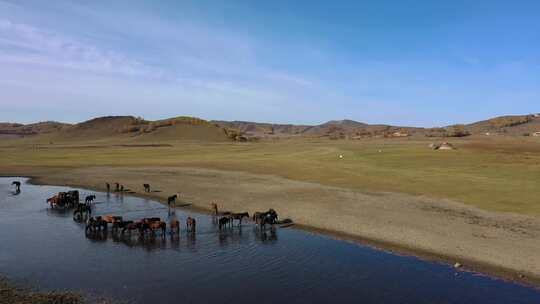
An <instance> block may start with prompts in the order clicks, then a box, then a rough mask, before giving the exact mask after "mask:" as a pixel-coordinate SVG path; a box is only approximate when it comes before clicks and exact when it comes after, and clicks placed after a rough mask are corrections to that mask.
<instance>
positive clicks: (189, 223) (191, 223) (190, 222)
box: [186, 216, 197, 232]
mask: <svg viewBox="0 0 540 304" xmlns="http://www.w3.org/2000/svg"><path fill="white" fill-rule="evenodd" d="M196 227H197V221H196V220H195V219H194V218H192V217H191V216H190V217H188V218H187V219H186V229H187V231H188V232H195V228H196Z"/></svg>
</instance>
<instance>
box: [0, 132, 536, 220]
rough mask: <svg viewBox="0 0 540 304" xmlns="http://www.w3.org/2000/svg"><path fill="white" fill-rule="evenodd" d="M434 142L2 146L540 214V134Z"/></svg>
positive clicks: (13, 156)
mask: <svg viewBox="0 0 540 304" xmlns="http://www.w3.org/2000/svg"><path fill="white" fill-rule="evenodd" d="M435 140H436V139H435ZM429 142H430V141H426V140H366V141H328V140H324V141H306V140H281V141H278V142H262V143H242V144H240V143H198V142H166V143H164V142H160V143H159V144H160V145H162V146H159V145H158V146H144V145H132V146H130V145H129V143H118V142H110V141H107V142H99V141H98V142H90V143H88V142H85V143H78V144H66V143H64V144H53V145H50V144H43V145H34V144H22V145H21V144H16V145H5V146H0V168H1V169H2V170H3V171H4V172H13V173H16V171H19V170H20V169H21V168H69V167H71V168H77V167H81V166H82V167H85V166H113V167H122V166H126V167H133V166H146V167H148V166H158V167H167V166H169V167H176V166H183V167H186V166H187V167H200V168H209V169H220V170H234V171H243V172H249V173H254V174H272V175H276V176H280V177H284V178H287V179H292V180H297V181H306V182H314V183H318V184H322V185H327V186H336V187H342V188H346V189H351V190H355V191H360V192H399V193H408V194H414V195H428V196H431V197H434V198H448V199H453V200H455V201H459V202H463V203H465V204H468V205H471V206H476V207H479V208H482V209H485V210H493V211H503V212H515V213H521V214H526V215H533V216H540V140H535V139H531V138H528V139H522V138H497V139H491V138H489V139H486V138H482V139H462V140H455V141H453V143H454V144H455V145H456V146H457V148H458V149H457V150H454V151H433V150H431V149H429V148H428V147H427V145H428V143H429ZM164 144H165V145H164ZM339 155H343V158H342V159H340V158H339V157H338V156H339Z"/></svg>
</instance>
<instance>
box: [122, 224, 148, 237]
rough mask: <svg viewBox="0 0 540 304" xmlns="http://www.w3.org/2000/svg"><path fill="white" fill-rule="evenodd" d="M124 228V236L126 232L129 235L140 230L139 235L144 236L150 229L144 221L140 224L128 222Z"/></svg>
mask: <svg viewBox="0 0 540 304" xmlns="http://www.w3.org/2000/svg"><path fill="white" fill-rule="evenodd" d="M122 226H123V228H122V234H124V232H125V231H126V230H127V231H128V232H129V233H131V231H132V230H138V231H139V235H140V236H143V235H144V232H145V231H146V230H148V229H149V227H148V224H147V223H144V222H143V221H139V222H133V221H128V222H125V223H124V224H123V225H122Z"/></svg>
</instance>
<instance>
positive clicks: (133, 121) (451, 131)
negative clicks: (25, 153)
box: [0, 114, 540, 142]
mask: <svg viewBox="0 0 540 304" xmlns="http://www.w3.org/2000/svg"><path fill="white" fill-rule="evenodd" d="M535 132H540V115H538V114H530V115H515V116H501V117H495V118H491V119H488V120H483V121H479V122H475V123H471V124H466V125H465V124H457V125H451V126H447V127H442V128H415V127H401V126H392V125H382V124H381V125H379V124H374V125H371V124H366V123H362V122H358V121H354V120H348V119H345V120H332V121H328V122H326V123H323V124H320V125H313V126H309V125H294V124H272V123H259V122H249V121H206V120H203V119H200V118H194V117H186V116H179V117H174V118H169V119H163V120H156V121H150V120H145V119H142V118H137V117H133V116H106V117H98V118H94V119H91V120H88V121H85V122H81V123H77V124H65V123H60V122H54V121H48V122H39V123H34V124H27V125H23V124H17V123H0V139H17V138H19V139H20V138H25V139H26V140H29V141H33V140H41V141H51V142H52V141H54V142H58V141H83V140H107V139H117V140H125V141H134V142H138V141H141V142H151V141H162V140H202V141H228V140H236V141H248V140H256V139H260V138H284V137H302V138H328V139H361V138H372V137H408V136H422V137H424V136H428V137H462V136H469V135H482V136H485V135H507V136H524V135H531V134H533V133H535Z"/></svg>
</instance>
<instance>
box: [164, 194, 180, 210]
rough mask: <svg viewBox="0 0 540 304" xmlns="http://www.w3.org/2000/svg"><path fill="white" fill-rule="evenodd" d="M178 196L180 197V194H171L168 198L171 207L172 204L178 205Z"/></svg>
mask: <svg viewBox="0 0 540 304" xmlns="http://www.w3.org/2000/svg"><path fill="white" fill-rule="evenodd" d="M177 198H178V194H175V195H172V196H169V197H168V198H167V205H168V206H169V208H170V207H171V204H174V205H176V199H177Z"/></svg>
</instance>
